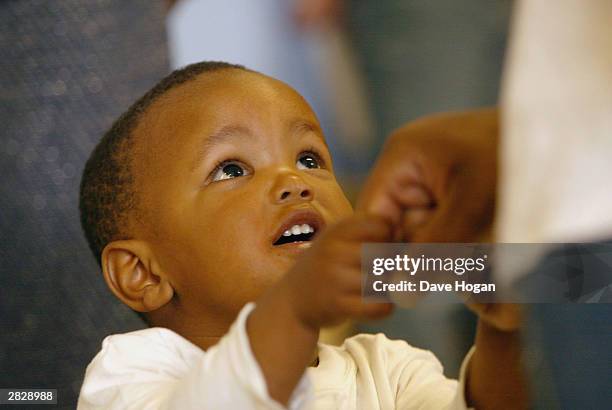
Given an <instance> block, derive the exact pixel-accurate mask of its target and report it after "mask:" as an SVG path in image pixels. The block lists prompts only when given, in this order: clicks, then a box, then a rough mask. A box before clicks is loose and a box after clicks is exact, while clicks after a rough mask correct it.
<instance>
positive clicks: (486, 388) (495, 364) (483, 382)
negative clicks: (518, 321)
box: [466, 320, 528, 410]
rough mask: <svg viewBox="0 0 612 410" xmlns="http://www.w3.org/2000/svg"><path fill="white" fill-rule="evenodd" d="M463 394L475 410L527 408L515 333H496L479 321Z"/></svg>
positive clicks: (518, 346) (517, 336) (496, 330)
mask: <svg viewBox="0 0 612 410" xmlns="http://www.w3.org/2000/svg"><path fill="white" fill-rule="evenodd" d="M466 395H467V400H468V404H470V405H471V406H473V407H475V408H476V409H479V410H481V409H499V408H500V406H501V407H503V408H504V409H525V408H527V407H528V397H527V389H526V383H525V376H524V371H523V367H522V362H521V345H520V335H519V332H518V331H511V332H504V331H500V330H498V329H496V328H494V327H492V326H491V325H488V324H486V323H485V322H483V321H482V320H480V321H479V323H478V330H477V332H476V350H475V352H474V355H473V356H472V360H471V361H470V365H469V369H468V374H467V391H466Z"/></svg>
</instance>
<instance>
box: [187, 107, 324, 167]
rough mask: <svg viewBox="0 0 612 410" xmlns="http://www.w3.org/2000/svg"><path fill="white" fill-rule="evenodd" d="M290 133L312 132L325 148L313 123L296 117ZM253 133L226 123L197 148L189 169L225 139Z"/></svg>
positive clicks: (247, 135)
mask: <svg viewBox="0 0 612 410" xmlns="http://www.w3.org/2000/svg"><path fill="white" fill-rule="evenodd" d="M289 129H290V133H291V134H292V135H294V136H301V135H303V134H305V133H307V132H313V133H314V134H316V135H317V136H318V137H319V138H320V139H321V142H323V145H325V147H326V148H327V142H326V141H325V138H323V134H322V131H321V128H320V127H319V126H318V125H316V124H315V123H313V122H311V121H308V120H303V119H298V120H295V121H292V122H291V125H290V127H289ZM252 136H253V134H252V133H251V130H250V129H249V128H248V127H245V126H243V125H226V126H224V127H222V128H221V129H220V130H218V131H215V132H213V133H212V134H210V135H209V136H208V138H206V139H205V140H204V143H203V144H202V147H201V148H200V149H199V150H198V153H197V156H196V158H195V160H194V162H193V164H192V165H191V167H190V169H191V170H192V171H193V170H195V169H196V167H197V166H198V164H199V163H200V161H201V160H202V158H206V157H207V156H208V154H209V152H210V151H211V150H212V149H213V148H214V147H215V146H217V145H220V144H222V143H224V142H226V141H227V140H230V139H234V138H238V137H252Z"/></svg>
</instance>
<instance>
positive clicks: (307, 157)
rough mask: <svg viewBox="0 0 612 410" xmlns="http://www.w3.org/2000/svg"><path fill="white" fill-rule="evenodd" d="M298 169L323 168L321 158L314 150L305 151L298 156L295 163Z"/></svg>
mask: <svg viewBox="0 0 612 410" xmlns="http://www.w3.org/2000/svg"><path fill="white" fill-rule="evenodd" d="M295 165H296V166H297V169H314V168H321V160H320V159H319V156H318V155H316V154H315V153H313V152H303V153H301V154H300V156H299V157H298V160H297V162H296V164H295Z"/></svg>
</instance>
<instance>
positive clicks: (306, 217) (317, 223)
mask: <svg viewBox="0 0 612 410" xmlns="http://www.w3.org/2000/svg"><path fill="white" fill-rule="evenodd" d="M324 225H325V222H324V221H323V218H321V216H320V215H319V214H318V213H317V212H314V211H311V210H307V211H298V212H294V213H292V214H290V215H289V216H288V217H287V218H285V220H284V222H283V223H282V224H281V226H280V227H279V228H278V229H277V230H276V233H275V234H274V236H273V237H272V240H273V242H272V245H274V246H281V245H290V244H296V245H297V244H300V243H307V242H310V241H312V240H313V239H314V238H315V237H316V236H317V234H318V232H319V231H320V230H321V229H322V228H323V226H324Z"/></svg>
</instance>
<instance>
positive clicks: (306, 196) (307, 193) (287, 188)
mask: <svg viewBox="0 0 612 410" xmlns="http://www.w3.org/2000/svg"><path fill="white" fill-rule="evenodd" d="M313 198H314V191H313V189H312V187H311V186H309V185H308V184H307V183H306V182H305V181H304V180H303V179H302V178H300V177H299V176H298V175H295V174H287V175H283V176H280V177H279V179H278V180H277V182H276V184H275V186H274V188H273V189H272V199H273V201H274V202H275V203H287V202H300V201H312V199H313Z"/></svg>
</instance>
